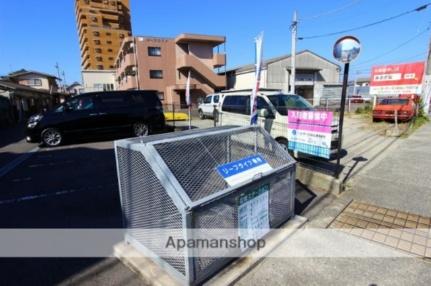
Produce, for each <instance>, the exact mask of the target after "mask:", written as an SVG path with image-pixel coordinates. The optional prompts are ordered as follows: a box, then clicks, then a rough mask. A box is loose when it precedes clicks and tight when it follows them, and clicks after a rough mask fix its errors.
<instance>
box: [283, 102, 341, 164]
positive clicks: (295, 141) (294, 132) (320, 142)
mask: <svg viewBox="0 0 431 286" xmlns="http://www.w3.org/2000/svg"><path fill="white" fill-rule="evenodd" d="M333 119H334V114H333V113H332V112H329V111H308V110H289V114H288V135H287V139H288V140H289V149H291V150H294V151H298V152H301V153H305V154H310V155H314V156H318V157H323V158H327V159H329V157H330V153H331V141H332V128H331V125H332V121H333Z"/></svg>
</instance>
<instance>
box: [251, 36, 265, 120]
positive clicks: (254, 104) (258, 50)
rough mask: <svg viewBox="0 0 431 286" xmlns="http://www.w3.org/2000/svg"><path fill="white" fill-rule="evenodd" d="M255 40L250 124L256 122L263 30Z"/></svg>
mask: <svg viewBox="0 0 431 286" xmlns="http://www.w3.org/2000/svg"><path fill="white" fill-rule="evenodd" d="M255 42H256V80H255V85H254V87H253V92H252V94H251V100H250V110H251V116H250V124H251V125H254V124H257V93H258V92H259V87H260V74H261V71H262V57H263V32H262V33H260V34H259V35H258V36H257V38H256V39H255Z"/></svg>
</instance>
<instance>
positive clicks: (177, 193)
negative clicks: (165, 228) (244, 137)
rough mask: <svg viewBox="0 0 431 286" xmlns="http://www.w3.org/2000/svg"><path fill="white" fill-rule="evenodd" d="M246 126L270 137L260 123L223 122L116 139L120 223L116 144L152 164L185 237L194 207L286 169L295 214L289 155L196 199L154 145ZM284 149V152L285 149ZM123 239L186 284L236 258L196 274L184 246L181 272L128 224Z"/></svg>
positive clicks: (293, 169) (200, 279) (201, 279)
mask: <svg viewBox="0 0 431 286" xmlns="http://www.w3.org/2000/svg"><path fill="white" fill-rule="evenodd" d="M247 130H252V131H254V132H256V136H257V133H258V132H261V133H263V134H264V135H265V136H269V137H270V135H269V133H267V132H266V131H265V130H264V129H263V128H261V127H259V126H246V127H237V126H223V127H215V128H209V129H194V130H188V131H183V132H181V133H171V134H161V135H153V136H149V137H139V138H130V139H123V140H117V141H115V142H114V150H115V157H116V167H117V179H118V186H119V189H120V203H121V207H122V219H123V227H126V219H125V213H124V209H125V207H126V206H125V205H124V201H123V198H122V195H121V192H122V190H121V186H122V184H121V180H122V178H121V174H120V164H119V154H118V148H119V147H120V148H124V149H128V150H131V151H136V152H139V153H141V154H142V155H143V157H144V158H145V160H146V161H147V162H148V164H149V165H150V166H151V168H152V170H153V172H154V174H155V175H156V177H157V179H158V180H159V182H160V183H161V185H162V186H163V188H164V190H165V191H166V193H167V194H168V195H169V197H170V198H171V200H172V202H173V204H174V205H175V206H176V208H177V210H178V211H179V213H180V214H181V220H182V234H183V237H184V239H185V240H187V239H188V238H191V237H193V235H192V233H191V231H190V229H193V227H194V225H193V220H192V215H193V212H195V211H196V210H198V209H200V208H203V207H205V206H207V205H209V204H211V203H213V202H216V201H218V200H220V199H222V198H224V197H226V196H229V195H232V194H234V193H235V192H238V190H244V191H243V192H246V191H245V190H246V189H247V188H249V187H250V186H253V185H256V184H259V182H261V181H263V180H268V181H269V180H271V179H273V178H275V177H277V176H280V175H281V174H286V173H288V174H289V182H290V183H289V186H288V187H289V189H290V192H291V194H290V195H291V198H290V209H291V215H290V217H292V216H293V215H294V214H293V212H294V195H295V173H296V161H295V160H293V159H292V161H291V162H289V163H288V164H286V165H284V166H280V167H278V168H273V169H272V170H270V171H268V172H265V173H263V174H260V175H261V176H260V177H259V178H257V179H256V178H253V179H250V180H247V181H245V182H243V183H241V184H238V185H235V186H230V187H228V188H226V189H223V190H219V191H217V192H215V193H213V194H211V195H209V196H206V197H204V198H200V199H198V200H196V201H192V200H191V199H190V197H189V195H188V194H187V193H186V192H185V190H184V189H183V187H182V186H181V184H180V182H179V181H178V180H177V178H176V177H175V175H174V174H173V173H172V172H171V170H170V169H169V167H168V166H167V164H166V163H165V162H164V160H163V159H162V157H161V156H160V154H159V153H158V151H157V150H156V148H155V147H154V146H155V145H157V144H162V143H169V142H176V141H179V140H187V139H193V138H197V137H204V136H208V135H217V134H228V133H235V132H244V131H247ZM272 140H273V141H274V142H275V144H278V143H277V142H276V141H275V140H274V139H272ZM256 145H257V143H256ZM277 146H278V145H277ZM279 148H282V147H281V146H280V147H279ZM283 151H285V150H283ZM285 152H286V153H287V151H285ZM290 217H289V218H290ZM286 221H287V219H286ZM283 223H284V222H283ZM281 224H282V223H279V224H278V225H276V226H274V227H279V226H280V225H281ZM125 242H126V243H128V244H131V245H132V246H133V247H134V248H135V249H137V250H138V251H139V252H141V253H143V254H144V255H148V256H150V257H151V259H153V261H155V262H156V263H157V264H158V265H159V266H160V267H161V268H162V269H164V270H165V271H167V272H168V273H169V274H170V275H172V276H173V277H174V278H175V279H176V280H177V281H178V282H180V283H183V284H185V285H196V284H199V283H202V282H204V281H205V280H207V279H208V278H210V277H211V276H212V275H213V274H214V273H216V272H218V271H220V270H221V269H222V268H223V266H225V265H226V264H227V263H229V262H231V261H232V260H234V259H235V258H224V259H221V260H219V261H216V262H215V263H213V265H211V267H210V268H209V269H206V270H205V271H201V273H199V275H197V273H196V272H197V271H196V269H195V267H194V265H195V262H194V261H193V259H195V258H194V257H193V254H192V253H191V250H189V249H187V250H184V265H185V273H181V272H180V271H179V270H178V269H176V268H175V267H173V266H172V265H170V264H169V262H167V261H166V260H165V259H164V258H162V257H159V255H158V254H157V253H155V252H153V251H152V250H151V249H149V248H147V247H146V246H145V245H144V244H142V243H141V242H139V241H138V240H137V239H135V238H134V236H133V234H131V232H130V230H129V229H128V228H126V230H125Z"/></svg>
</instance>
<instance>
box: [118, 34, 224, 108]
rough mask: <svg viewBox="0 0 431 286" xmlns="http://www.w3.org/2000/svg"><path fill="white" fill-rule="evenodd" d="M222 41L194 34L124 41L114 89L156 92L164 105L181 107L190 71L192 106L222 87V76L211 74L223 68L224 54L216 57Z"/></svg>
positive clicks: (217, 38)
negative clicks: (178, 105)
mask: <svg viewBox="0 0 431 286" xmlns="http://www.w3.org/2000/svg"><path fill="white" fill-rule="evenodd" d="M225 41H226V39H225V37H222V36H209V35H196V34H181V35H179V36H177V37H176V38H157V37H127V38H125V39H124V41H123V43H122V45H121V49H120V51H119V53H118V55H117V58H116V67H117V71H116V78H117V79H116V80H117V84H118V89H120V90H128V89H147V90H158V92H159V96H160V99H161V100H162V102H163V103H164V104H172V103H174V104H181V105H184V104H185V88H186V82H187V75H188V72H189V71H190V72H191V99H192V103H195V104H196V103H197V101H198V98H200V97H204V96H205V95H207V94H210V93H213V92H214V91H217V90H221V89H224V88H225V87H226V77H225V75H219V74H217V72H216V71H215V69H220V68H221V67H223V66H225V65H226V54H224V53H219V48H220V45H222V44H224V43H225ZM135 47H136V48H135Z"/></svg>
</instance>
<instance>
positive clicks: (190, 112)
mask: <svg viewBox="0 0 431 286" xmlns="http://www.w3.org/2000/svg"><path fill="white" fill-rule="evenodd" d="M190 129H192V105H191V104H190V105H189V130H190Z"/></svg>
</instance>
